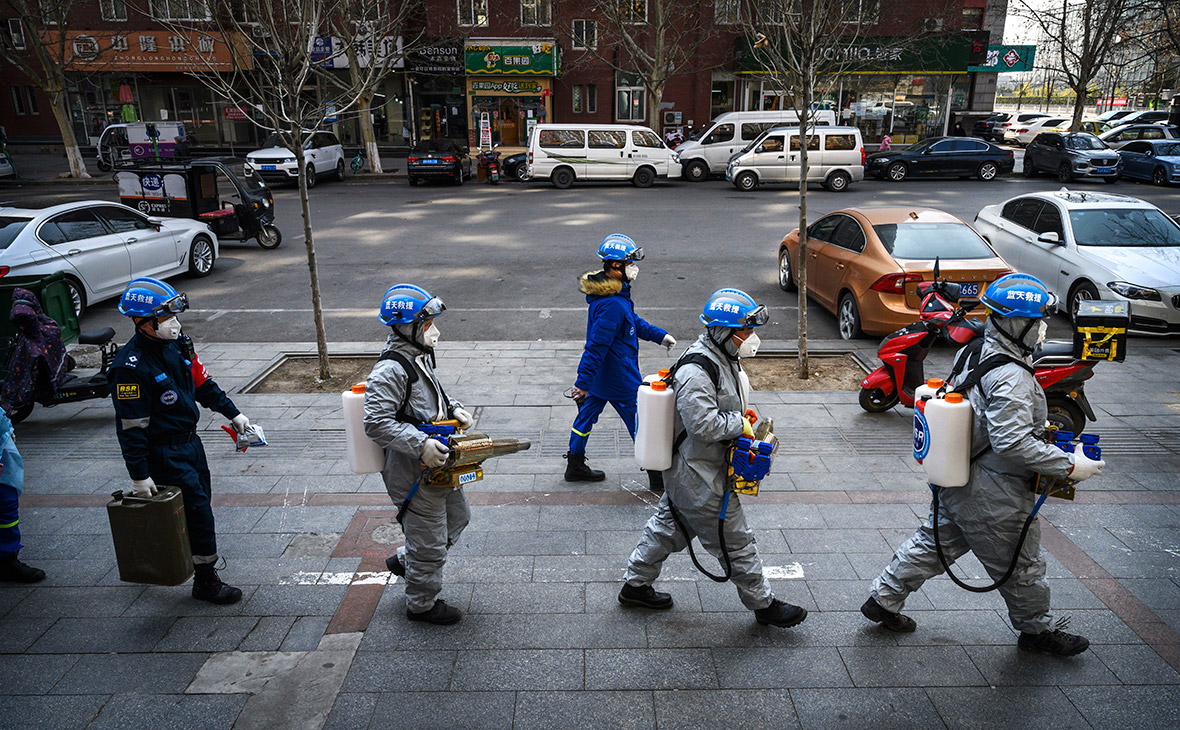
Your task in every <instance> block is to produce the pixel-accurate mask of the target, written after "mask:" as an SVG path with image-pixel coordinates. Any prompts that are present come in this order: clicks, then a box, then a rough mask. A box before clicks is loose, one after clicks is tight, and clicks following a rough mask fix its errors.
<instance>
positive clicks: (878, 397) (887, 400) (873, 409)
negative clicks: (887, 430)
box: [860, 388, 901, 413]
mask: <svg viewBox="0 0 1180 730" xmlns="http://www.w3.org/2000/svg"><path fill="white" fill-rule="evenodd" d="M900 400H901V398H900V397H899V396H898V395H897V391H896V390H895V391H893V392H892V393H890V394H889V395H885V391H883V390H881V389H880V388H861V391H860V407H861V408H863V409H864V410H865V411H867V412H869V413H884V412H885V411H887V410H889V409H890V408H892V407H893V406H895V405H897V403H898V401H900Z"/></svg>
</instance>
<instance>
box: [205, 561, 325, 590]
mask: <svg viewBox="0 0 1180 730" xmlns="http://www.w3.org/2000/svg"><path fill="white" fill-rule="evenodd" d="M327 567H328V558H327V557H326V556H325V557H314V558H274V557H267V558H238V559H236V560H234V562H233V563H232V565H231V564H229V563H227V564H226V570H225V579H226V580H230V578H232V579H233V580H234V581H236V582H237V583H242V584H245V585H283V584H294V585H299V584H305V583H308V582H309V581H310V582H314V581H315V579H316V577H317V576H318V575H319V574H320V573H322V572H323V571H324V570H325V569H326V568H327Z"/></svg>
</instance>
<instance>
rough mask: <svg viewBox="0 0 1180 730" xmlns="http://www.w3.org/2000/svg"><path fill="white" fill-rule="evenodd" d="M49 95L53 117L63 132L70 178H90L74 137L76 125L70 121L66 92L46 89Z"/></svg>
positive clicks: (63, 143) (62, 139)
mask: <svg viewBox="0 0 1180 730" xmlns="http://www.w3.org/2000/svg"><path fill="white" fill-rule="evenodd" d="M45 91H46V93H47V94H48V95H49V104H50V106H52V107H53V117H54V119H56V120H57V126H58V129H59V130H60V131H61V142H62V146H63V147H65V151H66V160H67V161H69V163H70V177H80V178H89V177H90V173H89V172H86V161H85V159H83V157H82V150H80V149H78V138H77V137H75V136H74V124H73V122H72V121H71V120H70V110H69V108H68V107H67V106H66V92H65V90H64V89H45Z"/></svg>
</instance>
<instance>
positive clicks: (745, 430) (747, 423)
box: [742, 416, 754, 438]
mask: <svg viewBox="0 0 1180 730" xmlns="http://www.w3.org/2000/svg"><path fill="white" fill-rule="evenodd" d="M742 435H743V436H747V437H749V438H754V423H753V422H752V421H751V420H750V419H749V418H747V417H745V416H742Z"/></svg>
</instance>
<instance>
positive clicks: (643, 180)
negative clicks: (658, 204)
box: [631, 167, 656, 188]
mask: <svg viewBox="0 0 1180 730" xmlns="http://www.w3.org/2000/svg"><path fill="white" fill-rule="evenodd" d="M655 181H656V173H655V171H654V170H652V169H651V168H650V167H641V168H639V169H638V170H636V171H635V175H634V176H633V177H632V178H631V184H632V185H634V186H635V187H637V188H650V187H651V186H652V185H653V184H654V183H655Z"/></svg>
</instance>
